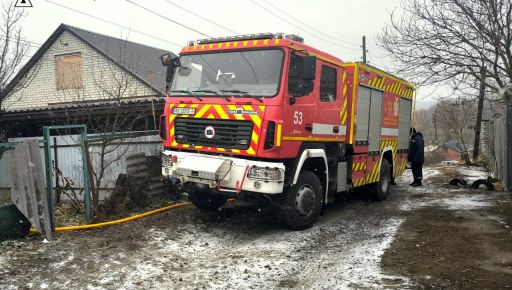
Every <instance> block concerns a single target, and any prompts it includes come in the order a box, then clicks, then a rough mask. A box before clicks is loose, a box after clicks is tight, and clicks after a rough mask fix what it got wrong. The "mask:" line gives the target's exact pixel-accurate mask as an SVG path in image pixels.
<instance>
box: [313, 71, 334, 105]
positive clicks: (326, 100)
mask: <svg viewBox="0 0 512 290" xmlns="http://www.w3.org/2000/svg"><path fill="white" fill-rule="evenodd" d="M324 68H326V69H327V70H332V71H334V98H333V99H332V100H331V99H323V98H322V84H323V82H322V77H323V76H324ZM326 83H328V82H326ZM324 84H325V83H324ZM324 89H325V88H324ZM318 97H319V98H320V102H323V103H333V102H336V100H337V99H338V70H337V68H336V67H332V66H329V65H325V64H322V65H321V68H320V79H319V81H318Z"/></svg>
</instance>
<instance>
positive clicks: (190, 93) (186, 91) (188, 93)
mask: <svg viewBox="0 0 512 290" xmlns="http://www.w3.org/2000/svg"><path fill="white" fill-rule="evenodd" d="M169 92H171V93H184V94H187V95H189V96H192V92H191V91H189V90H171V91H169ZM194 97H196V98H197V99H198V100H199V101H201V102H202V101H203V99H201V98H200V97H198V96H194Z"/></svg>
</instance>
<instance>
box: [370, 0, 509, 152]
mask: <svg viewBox="0 0 512 290" xmlns="http://www.w3.org/2000/svg"><path fill="white" fill-rule="evenodd" d="M402 8H403V10H404V14H403V15H401V16H397V15H396V14H392V15H391V24H390V25H389V26H388V27H386V28H385V29H384V32H383V33H382V34H381V35H380V36H379V37H378V41H379V43H380V46H381V47H382V48H383V49H385V50H386V51H388V52H389V53H391V54H392V55H393V56H394V58H395V59H396V61H397V63H398V65H399V69H397V73H398V74H402V75H405V76H407V77H408V78H410V79H412V80H414V81H415V82H417V83H419V84H427V85H432V84H444V85H449V86H451V87H452V88H453V89H454V91H455V92H456V94H458V95H459V96H464V97H467V96H473V97H474V98H478V99H479V101H478V107H477V118H476V120H475V124H473V128H474V133H475V134H474V144H475V148H474V158H475V159H476V158H477V157H478V151H479V143H480V128H481V123H482V111H483V108H484V99H486V97H485V92H486V91H488V92H489V96H492V97H491V98H489V97H488V98H487V99H491V100H493V101H496V100H498V101H500V102H502V103H504V104H507V103H509V102H510V101H511V100H512V49H511V46H512V2H510V0H472V1H467V0H408V1H403V2H402Z"/></svg>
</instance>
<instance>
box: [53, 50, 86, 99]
mask: <svg viewBox="0 0 512 290" xmlns="http://www.w3.org/2000/svg"><path fill="white" fill-rule="evenodd" d="M55 77H56V79H57V90H66V89H81V88H82V85H83V83H82V82H83V80H82V54H81V53H80V52H77V53H70V54H61V55H56V56H55Z"/></svg>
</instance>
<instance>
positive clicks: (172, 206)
mask: <svg viewBox="0 0 512 290" xmlns="http://www.w3.org/2000/svg"><path fill="white" fill-rule="evenodd" d="M191 204H192V203H191V202H181V203H177V204H172V205H169V206H165V207H162V208H159V209H155V210H151V211H148V212H145V213H141V214H138V215H134V216H130V217H126V218H122V219H118V220H113V221H108V222H102V223H97V224H88V225H81V226H67V227H58V228H55V231H57V232H63V231H74V230H88V229H94V228H100V227H104V226H111V225H116V224H120V223H125V222H129V221H133V220H136V219H140V218H143V217H147V216H150V215H154V214H157V213H161V212H164V211H168V210H171V209H174V208H178V207H182V206H187V205H191ZM30 233H31V234H37V233H38V231H37V230H36V229H34V228H31V229H30Z"/></svg>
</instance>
